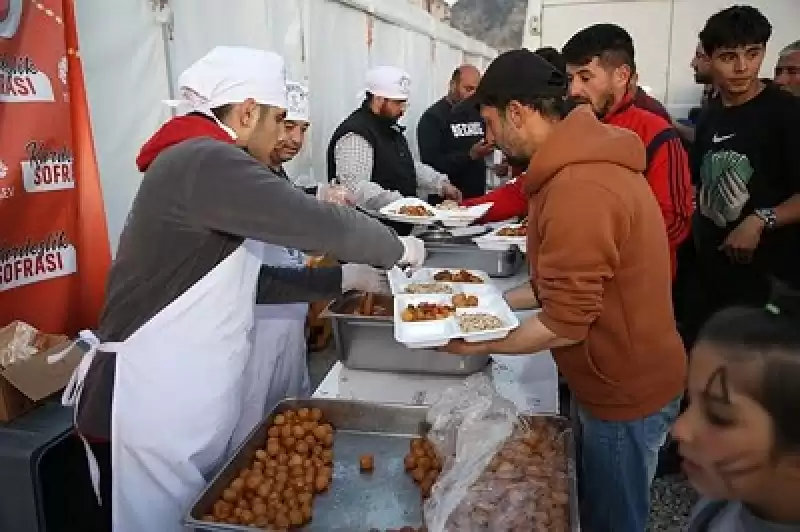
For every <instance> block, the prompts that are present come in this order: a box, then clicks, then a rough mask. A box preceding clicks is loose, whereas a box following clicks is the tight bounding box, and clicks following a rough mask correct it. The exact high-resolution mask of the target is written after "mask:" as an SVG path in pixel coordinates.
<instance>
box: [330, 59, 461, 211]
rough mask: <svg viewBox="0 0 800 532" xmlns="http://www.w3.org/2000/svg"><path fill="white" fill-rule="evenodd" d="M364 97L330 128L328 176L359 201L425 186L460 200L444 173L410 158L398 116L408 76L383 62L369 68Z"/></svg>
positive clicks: (380, 200) (371, 202)
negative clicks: (336, 125) (335, 127)
mask: <svg viewBox="0 0 800 532" xmlns="http://www.w3.org/2000/svg"><path fill="white" fill-rule="evenodd" d="M366 85H367V88H366V92H367V95H366V99H365V100H364V103H363V104H362V105H361V107H359V108H358V109H356V110H355V111H354V112H353V113H352V114H351V115H350V116H349V117H347V119H345V121H344V122H342V123H341V124H340V125H339V127H338V128H337V129H336V131H334V133H333V137H332V138H331V141H330V144H329V145H328V180H329V181H338V182H339V183H341V184H342V185H344V186H345V187H347V188H348V189H349V190H350V192H351V193H352V194H353V195H354V197H355V198H357V201H358V203H359V205H361V206H363V207H366V208H369V209H375V210H376V209H379V208H381V207H383V206H385V205H388V204H389V203H391V202H393V201H396V200H398V199H400V198H403V197H413V196H416V195H417V189H418V188H422V189H428V190H430V192H432V193H434V194H439V195H441V196H442V197H444V198H448V199H454V200H460V199H461V192H459V190H458V189H457V188H456V187H454V186H453V185H452V184H450V181H449V180H448V178H447V176H446V175H444V174H440V173H439V172H437V171H436V170H434V169H433V168H431V167H430V166H428V165H426V164H423V163H420V162H416V161H414V159H413V157H412V155H411V150H410V149H409V147H408V141H407V140H406V137H405V135H404V134H403V132H404V131H405V128H404V127H403V126H400V125H398V123H397V121H398V120H399V119H400V117H401V116H403V114H404V113H405V110H406V105H407V102H408V97H409V95H410V94H411V78H410V77H409V75H408V74H407V73H406V72H404V71H403V70H401V69H399V68H396V67H392V66H381V67H377V68H374V69H372V70H370V71H369V72H368V73H367V83H366Z"/></svg>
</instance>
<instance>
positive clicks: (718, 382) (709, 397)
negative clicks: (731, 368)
mask: <svg viewBox="0 0 800 532" xmlns="http://www.w3.org/2000/svg"><path fill="white" fill-rule="evenodd" d="M703 398H704V399H705V400H706V401H707V402H713V403H717V404H725V405H730V404H731V394H730V390H729V389H728V368H726V367H725V366H720V367H718V368H717V369H715V370H714V372H713V373H712V374H711V376H710V377H709V378H708V382H707V383H706V387H705V389H704V390H703Z"/></svg>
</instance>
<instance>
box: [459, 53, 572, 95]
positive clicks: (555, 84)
mask: <svg viewBox="0 0 800 532" xmlns="http://www.w3.org/2000/svg"><path fill="white" fill-rule="evenodd" d="M566 94H567V77H566V74H564V73H563V72H559V71H558V70H557V69H556V68H555V67H553V65H551V64H550V63H549V62H547V60H546V59H544V58H542V57H541V56H539V55H537V54H535V53H533V52H531V51H530V50H526V49H519V50H511V51H509V52H505V53H503V54H500V55H499V56H497V58H495V60H494V61H492V62H491V63H490V64H489V67H488V68H487V69H486V73H485V74H484V75H483V77H482V78H481V82H480V84H479V85H478V89H477V90H476V91H475V94H473V95H472V96H471V97H470V98H469V100H468V101H469V102H470V103H469V104H468V105H474V106H480V105H493V104H496V103H498V102H508V101H511V100H529V99H531V98H563V97H564V96H566Z"/></svg>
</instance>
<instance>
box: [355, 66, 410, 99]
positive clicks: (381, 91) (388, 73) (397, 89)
mask: <svg viewBox="0 0 800 532" xmlns="http://www.w3.org/2000/svg"><path fill="white" fill-rule="evenodd" d="M366 90H367V92H369V93H371V94H374V95H375V96H380V97H382V98H389V99H390V100H408V97H409V96H410V95H411V76H409V75H408V72H406V71H405V70H403V69H401V68H397V67H393V66H379V67H375V68H373V69H372V70H370V71H369V72H367V87H366Z"/></svg>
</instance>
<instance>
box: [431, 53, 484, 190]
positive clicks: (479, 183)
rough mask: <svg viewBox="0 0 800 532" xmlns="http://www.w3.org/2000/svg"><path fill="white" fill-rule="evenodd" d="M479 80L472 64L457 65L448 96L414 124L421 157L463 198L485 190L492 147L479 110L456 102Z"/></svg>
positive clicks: (471, 90)
mask: <svg viewBox="0 0 800 532" xmlns="http://www.w3.org/2000/svg"><path fill="white" fill-rule="evenodd" d="M480 80H481V73H480V71H479V70H478V69H477V68H475V67H474V66H472V65H461V66H460V67H458V68H457V69H456V70H455V71H454V72H453V75H452V77H451V79H450V89H449V90H448V92H447V95H446V96H445V97H444V98H442V99H441V100H439V101H438V102H436V103H435V104H433V105H432V106H431V107H430V108H429V109H428V110H427V111H425V113H423V115H422V117H421V118H420V119H419V124H418V125H417V144H418V145H419V158H420V160H421V161H422V162H423V163H426V164H429V165H430V166H431V167H432V168H434V169H436V170H437V171H439V172H441V173H443V174H446V175H447V177H448V178H449V179H450V182H451V183H454V184H455V185H456V186H457V187H458V189H459V190H460V191H461V193H462V194H463V196H464V198H475V197H478V196H483V195H484V194H485V193H486V161H485V159H486V156H487V155H489V154H491V153H493V152H494V146H492V145H491V144H489V143H487V142H486V139H485V134H484V132H483V120H482V119H481V116H480V114H479V113H478V111H477V110H476V109H475V108H474V107H471V106H459V105H458V104H459V103H461V102H462V101H464V99H466V98H469V97H470V96H472V94H473V93H474V92H475V88H476V87H477V86H478V82H480Z"/></svg>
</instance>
